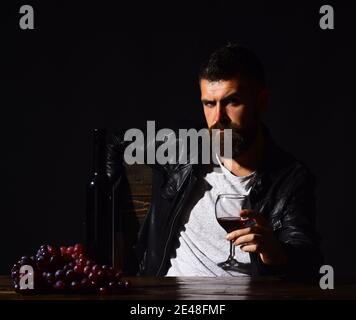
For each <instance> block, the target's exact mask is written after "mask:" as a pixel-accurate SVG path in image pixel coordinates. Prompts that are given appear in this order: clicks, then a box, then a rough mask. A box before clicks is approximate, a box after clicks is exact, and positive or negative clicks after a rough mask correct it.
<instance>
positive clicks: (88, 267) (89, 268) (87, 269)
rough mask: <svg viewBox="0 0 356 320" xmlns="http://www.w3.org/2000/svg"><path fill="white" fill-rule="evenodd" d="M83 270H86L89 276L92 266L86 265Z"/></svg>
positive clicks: (85, 272)
mask: <svg viewBox="0 0 356 320" xmlns="http://www.w3.org/2000/svg"><path fill="white" fill-rule="evenodd" d="M83 272H84V274H85V275H87V276H88V275H89V274H90V273H91V267H90V266H86V267H84V270H83Z"/></svg>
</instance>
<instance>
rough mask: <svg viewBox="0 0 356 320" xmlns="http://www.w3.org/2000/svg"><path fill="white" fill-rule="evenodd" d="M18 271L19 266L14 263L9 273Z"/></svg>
mask: <svg viewBox="0 0 356 320" xmlns="http://www.w3.org/2000/svg"><path fill="white" fill-rule="evenodd" d="M19 270H20V264H19V263H15V264H14V265H13V266H12V268H11V272H14V271H19Z"/></svg>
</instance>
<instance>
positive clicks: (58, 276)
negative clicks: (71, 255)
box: [54, 270, 65, 280]
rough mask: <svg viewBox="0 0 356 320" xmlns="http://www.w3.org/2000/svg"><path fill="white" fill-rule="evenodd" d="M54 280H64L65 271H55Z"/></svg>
mask: <svg viewBox="0 0 356 320" xmlns="http://www.w3.org/2000/svg"><path fill="white" fill-rule="evenodd" d="M54 276H55V278H56V280H64V278H65V271H64V270H57V271H56V273H55V274H54Z"/></svg>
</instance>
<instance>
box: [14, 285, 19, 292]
mask: <svg viewBox="0 0 356 320" xmlns="http://www.w3.org/2000/svg"><path fill="white" fill-rule="evenodd" d="M14 289H15V291H16V292H20V285H19V284H18V283H14Z"/></svg>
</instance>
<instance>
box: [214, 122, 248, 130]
mask: <svg viewBox="0 0 356 320" xmlns="http://www.w3.org/2000/svg"><path fill="white" fill-rule="evenodd" d="M213 129H218V130H220V129H231V130H232V131H233V132H235V133H243V132H242V130H241V129H240V128H238V126H237V125H236V124H234V123H232V122H230V123H222V122H216V123H215V124H214V125H212V126H211V127H210V128H209V131H210V132H211V131H212V130H213Z"/></svg>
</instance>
